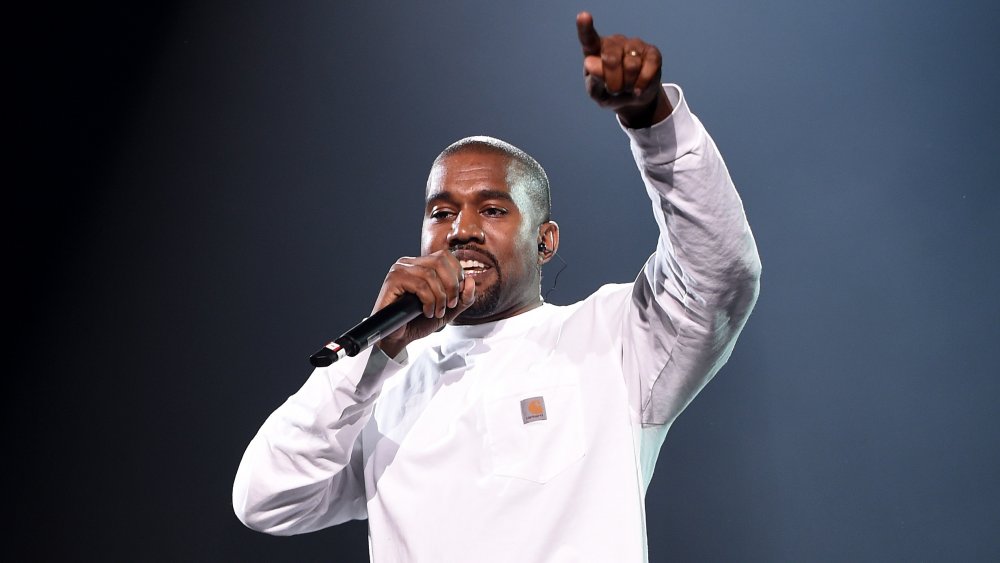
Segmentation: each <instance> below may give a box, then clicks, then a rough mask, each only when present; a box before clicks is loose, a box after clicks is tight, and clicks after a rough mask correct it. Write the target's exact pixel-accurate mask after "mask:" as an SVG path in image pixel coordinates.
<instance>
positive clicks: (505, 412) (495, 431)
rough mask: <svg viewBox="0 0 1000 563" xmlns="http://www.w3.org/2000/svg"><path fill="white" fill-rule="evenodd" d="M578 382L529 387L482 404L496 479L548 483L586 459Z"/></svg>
mask: <svg viewBox="0 0 1000 563" xmlns="http://www.w3.org/2000/svg"><path fill="white" fill-rule="evenodd" d="M581 403H582V399H581V395H580V388H579V386H578V385H576V384H568V385H554V386H547V387H528V388H525V389H522V390H519V391H517V392H516V393H514V392H511V393H506V394H504V395H503V396H501V397H498V398H494V399H492V400H489V401H487V402H485V409H486V412H485V415H486V416H485V418H486V430H487V434H488V442H489V451H490V454H491V456H492V467H493V473H494V474H495V475H499V476H504V477H514V478H517V479H525V480H528V481H533V482H535V483H546V482H548V481H550V480H551V479H553V478H554V477H556V476H557V475H559V473H561V472H563V471H564V470H566V469H567V468H569V467H570V466H571V465H573V464H575V463H577V462H578V461H579V460H581V459H582V458H583V457H584V456H585V455H586V447H585V440H584V426H583V406H582V404H581Z"/></svg>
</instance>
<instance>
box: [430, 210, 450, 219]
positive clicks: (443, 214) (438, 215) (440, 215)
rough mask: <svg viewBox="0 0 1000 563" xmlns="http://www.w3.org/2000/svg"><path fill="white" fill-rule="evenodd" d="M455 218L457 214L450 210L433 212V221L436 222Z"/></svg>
mask: <svg viewBox="0 0 1000 563" xmlns="http://www.w3.org/2000/svg"><path fill="white" fill-rule="evenodd" d="M454 216H455V212H453V211H451V210H450V209H435V210H433V211H431V219H434V220H436V221H442V220H444V219H448V218H450V217H454Z"/></svg>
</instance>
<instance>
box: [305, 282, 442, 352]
mask: <svg viewBox="0 0 1000 563" xmlns="http://www.w3.org/2000/svg"><path fill="white" fill-rule="evenodd" d="M423 310H424V306H423V303H421V302H420V298H419V297H417V296H416V295H414V294H412V293H404V294H403V295H401V296H400V297H399V299H397V300H395V301H393V302H392V303H389V304H388V305H386V306H385V307H384V308H382V309H379V310H378V311H376V312H375V313H374V314H373V315H372V316H370V317H368V318H366V319H365V320H363V321H361V322H360V323H358V324H357V325H355V326H354V328H352V329H351V330H349V331H347V332H345V333H344V335H343V336H341V337H340V338H338V339H336V340H334V341H333V342H331V343H329V344H327V345H326V346H324V347H322V348H320V349H319V351H318V352H316V353H315V354H313V355H312V356H309V363H311V364H312V365H313V366H314V367H318V368H325V367H326V366H328V365H330V364H332V363H333V362H336V361H337V360H339V359H341V358H343V357H344V356H357V355H358V354H359V353H361V351H362V350H364V349H365V348H368V347H369V346H371V345H372V344H375V343H376V342H378V341H379V340H382V337H383V336H386V335H389V334H392V333H393V332H395V331H396V330H398V329H399V328H400V327H402V326H403V325H405V324H406V323H408V322H410V321H412V320H413V319H415V318H417V317H419V316H420V314H421V313H422V312H423Z"/></svg>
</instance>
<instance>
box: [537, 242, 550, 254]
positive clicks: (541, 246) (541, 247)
mask: <svg viewBox="0 0 1000 563" xmlns="http://www.w3.org/2000/svg"><path fill="white" fill-rule="evenodd" d="M538 251H539V252H548V251H549V248H548V247H547V246H545V243H544V242H540V243H538Z"/></svg>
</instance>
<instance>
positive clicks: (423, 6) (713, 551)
mask: <svg viewBox="0 0 1000 563" xmlns="http://www.w3.org/2000/svg"><path fill="white" fill-rule="evenodd" d="M134 4H139V3H134ZM995 6H996V5H995V4H994V3H989V2H985V1H983V2H974V1H966V2H961V1H957V2H949V3H944V2H928V1H923V0H910V1H906V2H904V1H902V0H884V1H881V2H862V1H858V0H846V1H842V2H801V1H798V2H793V1H790V0H775V1H771V2H766V3H763V2H735V1H721V0H720V1H715V0H712V1H703V2H683V3H682V2H676V3H666V2H635V1H625V2H614V3H612V2H592V3H591V4H590V5H582V4H577V3H571V2H563V1H559V2H544V3H542V2H523V1H515V2H505V3H486V2H482V3H471V2H469V3H460V2H453V3H442V2H421V3H413V4H402V3H390V2H385V1H371V2H366V3H347V2H342V3H334V2H283V3H279V2H274V3H270V4H267V3H261V2H244V3H232V4H229V5H227V4H226V3H222V2H187V3H182V2H164V3H155V2H153V3H143V4H142V5H141V6H136V5H132V4H126V3H123V2H122V3H119V4H117V5H116V4H114V3H111V4H104V5H101V6H78V5H73V6H62V7H51V6H46V7H43V8H36V9H35V10H36V12H35V13H27V12H25V13H24V15H22V16H21V17H14V18H12V19H11V22H12V24H11V25H13V26H14V27H17V28H19V30H20V31H21V32H22V33H20V34H18V35H17V36H16V37H17V41H16V43H15V45H14V48H13V51H12V53H13V54H14V58H15V59H16V60H17V62H18V63H21V64H18V65H17V70H18V71H19V72H23V75H20V74H19V76H20V77H22V78H23V80H19V81H17V82H16V83H15V85H11V86H9V88H10V89H11V90H12V91H14V92H15V93H17V94H19V95H20V96H22V97H23V98H24V99H23V100H22V101H23V102H25V103H24V105H12V106H11V109H12V110H13V111H12V112H11V113H12V114H14V120H15V122H16V124H17V125H18V129H17V139H16V140H18V141H19V142H18V143H17V144H18V148H17V149H16V150H15V151H13V152H11V153H10V154H11V155H12V156H13V157H14V160H15V161H17V162H15V165H26V166H25V168H24V170H23V171H24V172H27V174H26V175H25V176H24V177H23V178H22V179H21V180H20V181H18V182H17V183H16V185H14V186H11V187H10V191H11V192H13V196H12V198H11V199H12V201H13V203H14V205H13V206H12V207H8V209H9V210H10V211H8V213H10V215H11V216H12V217H11V219H12V220H11V221H10V222H9V224H10V225H14V226H15V232H14V236H13V240H14V241H15V244H14V245H13V248H14V251H13V257H14V260H13V263H14V268H13V272H11V273H10V274H9V276H10V278H12V279H13V280H14V282H15V284H16V285H15V288H14V290H13V291H12V293H11V294H10V295H11V300H10V302H11V303H12V306H10V307H8V310H10V311H12V313H11V314H10V316H9V318H10V319H12V320H11V325H12V326H13V328H14V329H15V330H14V332H15V337H14V340H13V341H12V349H13V351H14V357H15V362H14V364H13V368H12V372H11V375H12V376H13V377H11V378H10V379H9V381H10V382H11V384H10V388H11V389H12V393H11V400H10V401H9V402H8V404H9V405H10V406H9V408H8V409H7V411H6V415H5V419H6V422H7V427H8V433H9V435H10V436H11V438H12V440H13V447H12V448H10V449H9V450H8V452H9V455H8V458H7V459H8V460H9V461H8V462H7V463H8V465H9V467H10V468H11V469H13V472H12V473H13V475H14V477H12V478H9V479H10V480H9V482H8V489H10V490H12V491H13V497H14V507H13V509H12V510H8V511H7V512H8V515H9V516H12V521H13V528H9V529H10V530H11V532H10V533H11V537H13V538H15V547H16V546H18V545H19V544H20V545H23V546H25V547H29V548H30V549H32V550H33V551H32V552H31V553H33V554H35V556H36V557H37V558H38V559H52V558H62V559H87V560H175V561H195V560H198V561H248V560H260V561H265V560H266V561H311V560H327V561H331V560H332V561H356V560H360V559H363V558H364V557H366V550H367V547H366V541H365V533H366V529H365V524H364V523H363V522H359V523H352V524H347V525H344V526H340V527H337V528H334V529H330V530H326V531H323V532H319V533H315V534H310V535H307V536H303V537H298V538H271V537H267V536H264V535H261V534H257V533H254V532H251V531H249V530H246V529H245V528H243V527H242V525H241V524H240V523H239V522H238V521H237V520H236V518H235V517H234V516H233V515H232V511H231V508H230V488H231V483H232V477H233V474H234V472H235V469H236V466H237V464H238V461H239V458H240V456H241V454H242V451H243V448H244V447H245V446H246V443H247V442H248V441H249V439H250V438H251V436H252V435H253V433H254V432H255V431H256V429H257V427H258V426H259V424H260V423H261V422H262V421H263V419H264V418H265V417H266V416H267V414H268V413H270V411H271V410H272V409H273V408H275V407H276V406H277V405H278V404H279V403H280V402H282V401H283V400H284V398H285V397H287V396H288V395H289V394H291V393H292V392H294V391H295V390H296V389H297V388H298V386H299V385H300V384H301V382H302V381H304V379H305V378H306V377H307V376H308V374H309V371H310V369H309V366H308V363H307V361H306V359H307V357H308V355H309V354H310V353H312V352H313V351H314V350H315V348H317V347H318V346H319V345H321V344H322V343H324V342H325V341H326V340H327V339H329V338H331V337H333V336H336V335H338V334H339V333H340V332H341V331H343V330H344V329H346V328H347V327H349V326H350V325H352V324H353V323H354V322H356V321H357V320H359V319H360V318H361V317H362V316H364V315H365V314H366V313H367V312H368V311H369V310H370V307H371V303H372V301H373V300H374V298H375V295H376V293H377V290H378V287H379V284H380V282H381V280H382V278H383V276H384V274H385V271H386V269H387V267H388V265H389V264H391V262H392V261H393V260H395V258H397V257H398V256H400V255H405V254H413V253H416V252H418V234H419V232H418V231H419V226H420V209H421V201H422V188H423V182H424V180H425V177H426V172H427V167H428V165H429V163H430V161H431V159H432V158H433V157H434V155H435V154H436V153H437V152H438V151H439V150H440V149H441V148H442V147H443V146H445V145H446V144H447V143H449V142H451V141H452V140H455V139H456V138H459V137H462V136H466V135H470V134H480V133H486V134H491V135H495V136H499V137H501V138H504V139H506V140H509V141H511V142H513V143H515V144H517V145H519V146H521V147H522V148H524V149H526V150H527V151H528V152H530V153H532V154H533V155H534V156H536V157H537V158H538V159H539V160H540V161H541V162H542V164H543V165H545V166H546V168H547V170H548V172H549V175H550V177H551V180H552V184H553V192H554V193H553V195H554V200H555V203H554V205H555V218H556V219H557V220H558V221H559V223H560V224H561V226H562V245H561V248H560V254H561V255H562V256H563V257H564V258H565V259H566V261H567V262H568V263H569V267H568V268H567V269H566V271H565V272H564V273H563V274H562V276H561V278H560V280H559V284H558V288H557V289H556V290H555V291H554V292H553V293H551V295H550V301H553V302H556V303H569V302H572V301H575V300H577V299H579V298H581V297H583V296H585V295H587V294H588V293H589V292H591V291H593V290H594V289H595V288H597V287H598V286H599V285H601V284H602V283H605V282H610V281H626V280H629V279H631V278H633V277H634V276H635V274H636V272H637V271H638V268H639V267H640V265H641V264H642V262H643V260H644V259H645V258H646V256H647V255H648V254H649V253H650V252H651V250H652V248H653V244H654V240H655V236H656V232H655V225H654V224H653V221H652V218H651V216H650V213H649V211H648V209H647V206H648V204H647V201H646V198H645V195H644V193H643V190H642V187H641V183H640V181H639V178H638V174H637V173H636V171H635V170H634V165H633V164H632V161H631V157H630V155H629V152H628V149H627V142H626V139H625V137H624V135H623V134H622V133H621V132H620V131H619V130H618V127H617V125H616V123H615V121H614V119H613V118H612V116H611V115H610V114H608V113H607V112H605V111H602V110H600V109H598V108H597V107H596V106H594V105H593V104H592V103H591V102H590V101H589V100H588V98H587V97H586V96H585V94H584V92H583V87H582V78H581V61H580V52H579V47H578V44H577V42H576V31H575V27H574V16H575V14H576V12H577V11H579V10H581V9H589V10H591V11H592V12H593V13H594V16H595V20H596V24H597V28H598V31H600V32H602V33H612V32H622V33H626V34H628V35H637V36H640V37H643V38H644V39H646V40H648V41H650V42H653V43H655V44H657V45H659V46H660V48H661V49H662V51H663V52H664V55H665V68H664V78H665V79H666V80H669V81H674V82H678V83H680V84H681V85H682V86H683V87H684V88H685V91H686V94H687V96H688V100H689V102H690V105H691V107H692V109H693V110H694V111H695V112H696V113H697V114H698V115H699V116H700V117H701V119H702V120H703V121H704V123H705V124H706V125H707V127H708V128H709V130H710V131H711V133H712V134H713V136H714V138H715V140H716V142H717V143H718V145H719V146H720V148H721V150H722V151H723V154H724V155H725V157H726V159H727V163H728V165H729V168H730V171H731V173H732V175H733V177H734V179H735V180H736V183H737V185H738V187H739V188H740V190H741V193H742V196H743V199H744V203H745V205H746V209H747V213H748V215H749V219H750V223H751V225H752V227H753V229H754V232H755V234H756V237H757V242H758V245H759V247H760V252H761V255H762V260H763V265H764V274H763V285H762V292H761V297H760V301H759V303H758V305H757V308H756V310H755V312H754V314H753V316H752V317H751V319H750V322H749V324H748V325H747V327H746V329H745V330H744V332H743V336H742V337H741V340H740V342H739V343H738V345H737V347H736V350H735V353H734V354H733V357H732V360H731V361H730V363H729V364H728V365H727V366H726V367H725V368H724V369H723V371H722V372H721V373H720V375H719V376H718V377H717V378H716V380H714V381H713V382H712V383H711V384H710V385H709V386H708V387H707V388H706V390H705V391H704V393H703V394H702V395H701V396H700V397H699V398H698V399H697V400H696V401H695V402H694V403H693V404H692V405H691V407H690V408H689V409H688V410H687V411H686V412H685V413H684V414H683V415H682V416H681V417H680V419H679V420H678V422H677V423H676V424H675V426H674V428H673V429H672V430H671V432H670V435H669V436H668V438H667V441H666V443H665V445H664V447H663V450H662V454H661V456H660V461H659V464H658V466H657V470H656V476H655V477H654V481H653V485H652V487H651V489H650V490H649V494H648V506H647V512H648V526H649V542H650V553H651V559H652V560H653V561H667V560H671V561H889V560H926V561H945V560H948V561H954V560H961V561H987V560H997V559H1000V539H998V537H1000V534H997V532H996V530H997V528H998V523H1000V522H998V521H1000V515H998V508H997V507H998V505H1000V480H998V479H997V474H998V469H1000V447H998V446H1000V430H998V427H997V424H996V418H997V416H996V415H997V413H998V409H997V406H996V405H997V399H998V391H1000V383H998V378H997V376H998V371H1000V370H998V369H997V367H996V364H995V360H994V356H993V354H994V352H995V349H996V348H997V346H998V337H1000V327H998V320H997V319H998V318H1000V297H998V292H997V289H998V284H997V281H996V280H997V275H998V274H1000V264H998V259H997V254H998V253H997V250H996V249H997V246H998V244H1000V229H998V227H997V222H996V220H997V216H998V212H1000V196H998V191H997V186H996V173H997V168H998V166H997V162H998V158H997V155H1000V134H998V128H1000V109H998V104H997V102H996V101H995V100H994V98H995V97H996V95H997V94H996V93H997V92H998V86H1000V78H998V77H1000V73H998V68H997V67H998V64H997V61H998V55H1000V34H998V33H997V32H996V22H997V21H998V17H997V16H998V9H997V8H996V7H995ZM554 271H555V267H554V266H549V267H547V270H546V284H545V287H546V289H547V288H548V286H549V284H550V283H551V281H552V278H553V274H554ZM447 534H448V531H447V530H442V536H443V537H445V538H446V537H447ZM470 560H472V559H470Z"/></svg>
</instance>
